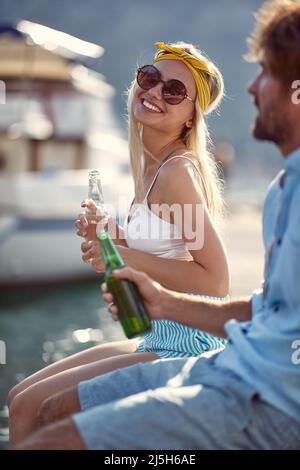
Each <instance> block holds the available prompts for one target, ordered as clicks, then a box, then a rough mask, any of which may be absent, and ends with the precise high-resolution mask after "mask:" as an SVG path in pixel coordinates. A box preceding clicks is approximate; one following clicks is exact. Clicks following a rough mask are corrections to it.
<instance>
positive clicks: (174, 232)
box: [9, 43, 229, 444]
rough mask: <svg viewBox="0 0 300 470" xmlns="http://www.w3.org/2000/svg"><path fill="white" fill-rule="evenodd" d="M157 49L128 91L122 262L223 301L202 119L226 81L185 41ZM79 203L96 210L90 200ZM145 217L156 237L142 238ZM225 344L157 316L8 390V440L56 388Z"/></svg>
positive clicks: (91, 256) (95, 259)
mask: <svg viewBox="0 0 300 470" xmlns="http://www.w3.org/2000/svg"><path fill="white" fill-rule="evenodd" d="M156 47H157V48H158V52H157V53H156V55H155V57H154V63H153V64H152V65H146V66H143V67H141V68H140V69H138V71H137V74H136V79H135V80H134V81H133V83H132V86H131V88H130V91H129V96H128V114H129V145H130V155H131V167H132V173H133V178H134V183H135V201H134V202H135V204H134V205H133V206H132V207H131V210H130V213H129V215H128V219H127V220H126V223H125V227H124V229H123V228H121V227H117V232H118V236H117V238H116V239H115V243H116V245H117V248H118V250H119V252H120V255H121V256H122V258H123V259H124V261H125V263H126V264H128V265H129V266H131V267H133V268H135V269H137V270H139V271H144V272H146V273H147V274H148V275H149V276H151V277H152V278H154V279H156V280H157V281H158V282H160V283H161V284H162V285H164V286H166V287H167V288H169V289H173V290H177V291H183V292H189V293H191V294H197V295H204V296H212V297H213V298H216V297H218V298H224V297H225V296H227V294H228V290H229V273H228V264H227V259H226V255H225V250H224V247H223V244H222V242H221V240H220V237H219V235H218V232H217V229H216V227H215V220H216V219H217V217H218V215H219V214H220V209H221V202H222V201H221V196H220V192H219V187H218V180H217V177H216V172H215V167H214V163H213V159H212V158H211V157H210V155H209V153H208V151H207V140H208V132H207V127H206V124H205V120H204V117H205V115H207V114H209V113H210V112H211V111H213V110H214V109H215V108H216V107H217V105H218V104H219V102H220V100H221V98H222V95H223V79H222V76H221V74H220V72H219V70H218V69H217V68H216V66H215V65H214V64H213V63H212V62H211V61H210V60H208V59H207V58H206V57H205V56H204V55H203V54H201V53H200V52H199V51H197V50H196V49H195V48H194V47H193V46H192V45H190V44H185V43H177V44H174V45H166V44H163V43H157V44H156ZM162 205H163V207H164V208H165V210H164V211H162V212H161V211H160V208H161V207H162ZM174 205H175V207H177V209H178V208H179V209H182V210H181V211H179V213H180V216H179V217H178V211H177V213H176V211H175V212H173V211H172V210H171V209H170V208H171V207H173V206H174ZM83 206H84V207H88V208H89V210H90V211H93V210H95V208H94V206H93V204H92V201H85V203H84V204H83ZM186 207H188V208H190V209H191V210H190V211H188V210H187V212H188V215H189V217H188V218H187V222H188V226H189V229H190V232H193V234H194V235H193V237H189V236H187V235H186V230H185V229H186V225H187V224H186V217H185V216H186V214H185V209H186ZM166 208H167V209H166ZM168 208H169V209H168ZM201 208H202V209H203V210H202V215H203V219H202V223H201V227H200V229H199V223H198V220H197V218H198V216H199V210H200V209H201ZM175 219H176V221H175ZM175 222H176V223H175ZM147 224H148V227H149V226H151V233H154V237H149V236H147V237H145V236H140V235H139V228H140V227H141V226H142V227H144V226H145V225H147ZM76 225H77V229H78V232H77V233H78V235H80V236H83V237H85V236H86V229H87V221H86V219H85V216H84V214H81V215H80V217H79V220H78V221H77V222H76ZM110 225H111V221H110ZM152 231H153V232H152ZM199 232H201V233H200V234H199ZM202 232H203V233H202ZM200 235H203V240H204V243H201V240H202V237H201V236H200ZM199 237H200V239H201V240H199ZM202 245H203V246H202ZM82 250H83V259H84V261H86V262H92V264H93V267H94V269H95V270H96V271H103V270H104V266H103V263H102V260H101V257H100V254H99V247H98V243H97V242H93V241H86V242H85V243H83V245H82ZM112 312H113V308H112ZM222 346H223V342H222V340H221V339H219V338H215V337H212V336H210V335H207V334H204V333H201V332H200V331H198V330H193V329H191V328H187V327H184V326H183V325H179V324H176V323H174V322H167V321H165V322H163V321H162V322H153V327H152V332H151V333H149V334H147V335H146V336H145V337H144V338H143V339H142V340H135V339H134V340H125V341H119V342H114V343H109V344H103V345H100V346H96V347H94V348H91V349H89V350H87V351H84V352H81V353H79V354H76V355H74V356H71V357H69V358H66V359H63V360H62V361H59V362H57V363H55V364H52V365H50V366H48V367H46V368H45V369H43V370H41V371H39V372H37V373H36V374H34V375H32V376H31V377H29V378H27V379H25V380H24V381H23V382H21V383H20V384H18V385H17V386H16V387H14V389H13V390H12V391H11V392H10V396H9V402H10V432H11V442H12V444H16V443H17V442H18V441H20V440H22V439H23V438H24V437H26V435H28V434H29V433H30V432H32V431H33V430H34V429H35V428H36V426H37V420H38V418H37V415H38V410H39V407H40V405H41V403H42V402H43V400H45V399H46V398H47V397H49V396H50V395H52V394H54V393H56V392H58V391H60V390H63V389H65V388H68V387H70V386H72V385H75V384H78V383H79V382H81V381H84V380H87V379H90V378H92V377H95V376H97V375H100V374H103V373H106V372H109V371H111V370H113V369H116V368H120V367H126V366H129V365H131V364H134V363H136V362H144V361H152V360H155V359H159V358H162V357H187V356H193V355H198V354H202V353H203V352H205V351H208V350H211V349H216V348H219V347H222ZM66 406H67V404H66Z"/></svg>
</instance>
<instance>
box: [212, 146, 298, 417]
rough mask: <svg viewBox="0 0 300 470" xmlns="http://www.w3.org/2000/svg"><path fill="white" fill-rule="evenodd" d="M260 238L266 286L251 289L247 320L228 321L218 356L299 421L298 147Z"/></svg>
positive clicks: (277, 183)
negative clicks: (263, 254)
mask: <svg viewBox="0 0 300 470" xmlns="http://www.w3.org/2000/svg"><path fill="white" fill-rule="evenodd" d="M263 238H264V246H265V273H264V289H263V290H260V291H255V292H254V293H253V297H252V320H251V321H249V322H243V323H240V322H237V321H235V320H230V321H229V322H227V324H226V326H225V329H226V332H227V334H228V344H227V346H226V350H225V351H224V352H222V353H221V354H219V356H218V358H217V359H216V361H217V364H218V365H220V366H222V367H225V368H227V369H228V368H229V369H231V370H233V371H234V372H235V373H236V374H238V375H239V376H240V377H242V378H243V379H244V380H245V381H246V382H248V383H249V384H251V385H252V386H254V387H256V389H257V391H258V393H259V394H260V396H261V398H262V399H263V400H265V401H266V402H268V403H270V404H272V405H273V406H274V407H276V408H278V409H280V410H282V411H283V412H285V413H286V414H288V415H290V416H291V417H293V418H294V419H295V420H297V421H299V422H300V149H298V150H297V151H295V152H293V153H292V154H291V155H289V157H288V158H287V159H286V161H285V171H283V172H281V173H280V174H279V175H278V176H277V177H276V178H275V180H274V181H273V183H272V184H271V186H270V188H269V191H268V193H267V196H266V200H265V205H264V212H263ZM241 262H242V260H241Z"/></svg>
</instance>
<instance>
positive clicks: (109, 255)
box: [98, 231, 124, 272]
mask: <svg viewBox="0 0 300 470" xmlns="http://www.w3.org/2000/svg"><path fill="white" fill-rule="evenodd" d="M98 239H99V243H100V249H101V255H102V258H103V261H104V264H105V269H106V272H107V271H112V270H113V269H117V268H122V267H123V266H124V261H123V260H122V258H121V256H120V254H119V252H118V250H117V249H116V247H115V245H114V243H113V241H112V239H111V238H110V235H109V233H108V232H104V231H101V232H99V233H98Z"/></svg>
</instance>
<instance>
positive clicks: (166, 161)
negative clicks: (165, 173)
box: [144, 151, 202, 201]
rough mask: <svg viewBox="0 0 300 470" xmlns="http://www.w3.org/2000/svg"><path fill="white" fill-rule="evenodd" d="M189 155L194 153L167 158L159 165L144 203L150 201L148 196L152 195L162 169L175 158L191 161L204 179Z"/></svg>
mask: <svg viewBox="0 0 300 470" xmlns="http://www.w3.org/2000/svg"><path fill="white" fill-rule="evenodd" d="M187 153H192V152H190V151H187V152H184V154H182V155H174V156H173V157H167V158H165V159H164V160H163V161H162V162H161V164H160V165H159V167H158V169H157V172H156V174H155V176H154V178H153V181H152V183H151V185H150V187H149V189H148V191H147V193H146V196H145V199H144V201H145V200H147V199H148V196H149V194H150V192H151V189H152V188H153V186H154V183H155V181H156V180H157V177H158V174H159V172H160V170H161V168H162V167H163V166H164V165H165V164H166V163H168V162H170V161H171V160H174V158H184V159H185V160H189V161H190V162H191V163H192V164H193V165H194V167H195V169H196V170H197V172H198V173H199V175H200V178H202V177H201V173H200V171H199V168H198V167H197V165H196V163H195V162H194V161H193V160H192V159H191V158H189V157H186V156H185V154H187Z"/></svg>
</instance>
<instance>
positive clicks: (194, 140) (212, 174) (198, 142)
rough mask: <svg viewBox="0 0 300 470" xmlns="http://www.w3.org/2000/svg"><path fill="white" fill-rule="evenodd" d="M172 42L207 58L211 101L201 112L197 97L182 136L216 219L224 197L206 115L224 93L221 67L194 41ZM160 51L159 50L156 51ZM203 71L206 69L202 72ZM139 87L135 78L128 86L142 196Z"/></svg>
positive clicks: (138, 189) (132, 160)
mask: <svg viewBox="0 0 300 470" xmlns="http://www.w3.org/2000/svg"><path fill="white" fill-rule="evenodd" d="M171 46H175V47H180V48H181V49H183V50H185V51H186V52H188V53H189V54H191V55H193V56H195V57H196V58H198V59H200V60H203V61H205V62H206V64H207V66H208V69H209V74H206V73H205V75H206V78H207V81H208V83H209V88H210V102H209V105H208V107H207V109H206V110H205V112H204V113H202V111H201V109H200V105H199V101H198V100H197V101H196V103H195V113H194V124H193V127H192V128H191V129H189V128H186V127H185V128H183V130H182V133H181V139H182V140H183V142H184V143H185V145H186V147H187V150H189V151H190V152H191V153H192V155H193V157H192V158H193V159H194V160H196V162H197V163H198V167H199V170H200V173H201V176H202V178H201V180H202V190H203V194H204V198H205V203H206V205H207V208H208V211H209V213H210V214H211V216H212V217H213V218H214V219H218V218H219V217H220V216H221V214H222V206H223V198H222V191H221V188H222V185H221V180H220V179H219V177H218V169H217V163H216V161H215V159H214V157H213V156H212V155H211V154H210V152H209V150H208V146H209V144H210V143H211V140H210V136H209V131H208V128H207V125H206V122H205V116H206V115H208V114H210V113H211V112H212V111H214V110H215V109H216V108H217V106H218V105H219V103H220V101H221V99H222V97H223V94H224V82H223V77H222V74H221V72H220V71H219V69H218V68H217V67H216V66H215V64H213V63H212V62H211V61H210V60H209V59H208V58H207V57H206V56H205V55H204V54H203V53H202V52H201V51H199V50H197V49H196V48H195V47H194V46H193V45H192V44H187V43H185V42H177V43H173V44H171ZM158 53H160V54H161V51H159V52H157V54H158ZM201 73H204V72H201ZM136 88H137V83H136V80H134V81H133V82H132V84H131V87H130V88H129V90H128V125H129V135H128V139H129V152H130V163H131V171H132V175H133V179H134V185H135V194H136V198H137V199H142V197H143V195H144V187H143V152H144V150H145V149H144V147H143V142H142V125H141V124H140V123H139V122H137V120H136V119H135V117H134V115H133V100H134V96H135V91H136Z"/></svg>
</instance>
